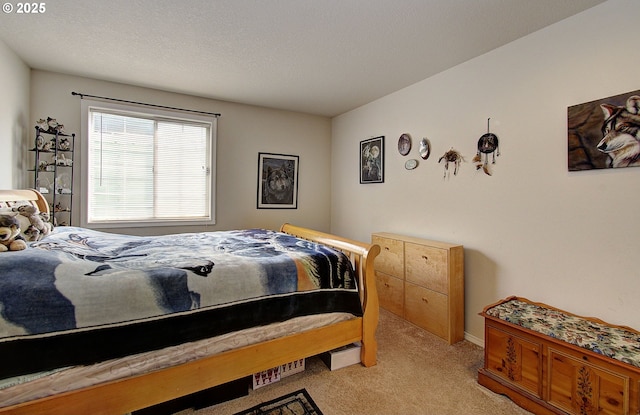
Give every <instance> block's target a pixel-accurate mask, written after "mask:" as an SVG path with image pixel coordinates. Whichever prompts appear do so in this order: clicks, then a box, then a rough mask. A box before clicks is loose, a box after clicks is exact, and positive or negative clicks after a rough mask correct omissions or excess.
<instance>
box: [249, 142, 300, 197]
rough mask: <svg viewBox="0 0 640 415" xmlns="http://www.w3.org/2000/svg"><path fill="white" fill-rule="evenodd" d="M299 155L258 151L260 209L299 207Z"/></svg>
mask: <svg viewBox="0 0 640 415" xmlns="http://www.w3.org/2000/svg"><path fill="white" fill-rule="evenodd" d="M298 162H299V157H298V156H290V155H286V154H270V153H258V209H297V208H298Z"/></svg>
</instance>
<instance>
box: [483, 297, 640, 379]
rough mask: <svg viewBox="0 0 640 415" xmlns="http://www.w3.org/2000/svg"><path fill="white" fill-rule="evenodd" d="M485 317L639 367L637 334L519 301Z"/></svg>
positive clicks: (639, 336)
mask: <svg viewBox="0 0 640 415" xmlns="http://www.w3.org/2000/svg"><path fill="white" fill-rule="evenodd" d="M486 314H487V315H489V316H492V317H496V318H499V319H501V320H504V321H507V322H509V323H513V324H517V325H518V326H521V327H525V328H527V329H530V330H533V331H536V332H539V333H542V334H545V335H547V336H550V337H553V338H556V339H559V340H562V341H564V342H566V343H570V344H574V345H576V346H580V347H583V348H585V349H587V350H591V351H594V352H596V353H599V354H602V355H604V356H607V357H610V358H612V359H616V360H619V361H621V362H624V363H628V364H630V365H633V366H637V367H640V334H639V333H637V332H634V331H630V330H625V329H624V328H622V327H612V326H609V325H606V324H602V323H597V322H593V321H589V320H585V319H584V318H581V317H579V316H574V315H572V314H568V313H564V312H562V311H559V310H555V309H551V308H545V307H543V306H540V305H536V304H531V303H528V302H525V301H522V300H519V299H512V300H509V301H506V302H503V303H501V304H498V305H496V306H494V307H492V308H490V309H488V310H486Z"/></svg>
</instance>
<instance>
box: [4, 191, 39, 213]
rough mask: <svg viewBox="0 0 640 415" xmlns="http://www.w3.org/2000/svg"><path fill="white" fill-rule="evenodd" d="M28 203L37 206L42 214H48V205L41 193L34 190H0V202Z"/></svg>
mask: <svg viewBox="0 0 640 415" xmlns="http://www.w3.org/2000/svg"><path fill="white" fill-rule="evenodd" d="M22 201H29V202H33V203H35V205H36V206H38V210H39V211H40V212H42V213H46V214H49V213H50V212H49V203H48V202H47V200H46V199H45V198H44V196H43V195H42V193H40V192H38V191H37V190H34V189H21V190H0V202H22Z"/></svg>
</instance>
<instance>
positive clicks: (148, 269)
mask: <svg viewBox="0 0 640 415" xmlns="http://www.w3.org/2000/svg"><path fill="white" fill-rule="evenodd" d="M325 312H348V313H352V314H354V315H362V310H361V306H360V300H359V295H358V292H357V288H356V281H355V279H354V272H353V269H352V267H351V264H350V262H349V260H348V258H346V256H344V255H343V254H342V253H340V252H337V251H335V250H333V249H331V248H328V247H325V246H323V245H319V244H316V243H313V242H309V241H306V240H302V239H298V238H296V237H293V236H290V235H287V234H284V233H280V232H274V231H268V230H261V229H251V230H239V231H222V232H208V233H189V234H179V235H167V236H155V237H138V236H129V235H120V234H111V233H104V232H98V231H94V230H89V229H84V228H76V227H61V228H57V229H56V231H55V232H54V233H53V234H51V235H49V236H48V237H46V238H45V239H43V240H42V241H39V242H36V243H33V244H32V245H31V246H30V247H29V248H28V249H26V250H24V251H17V252H10V253H5V254H2V255H0V356H1V357H0V359H1V363H0V378H2V377H8V376H15V375H20V374H24V373H31V372H35V371H40V370H48V369H53V368H57V367H61V366H68V365H78V364H89V363H94V362H98V361H102V360H106V359H110V358H115V357H121V356H125V355H128V354H132V353H139V352H143V351H148V350H155V349H159V348H162V347H167V346H173V345H176V344H180V343H183V342H187V341H195V340H199V339H203V338H207V337H211V336H216V335H220V334H224V333H228V332H232V331H235V330H240V329H244V328H248V327H253V326H256V325H265V324H270V323H273V322H278V321H285V320H287V319H289V318H292V317H297V316H303V315H310V314H318V313H325Z"/></svg>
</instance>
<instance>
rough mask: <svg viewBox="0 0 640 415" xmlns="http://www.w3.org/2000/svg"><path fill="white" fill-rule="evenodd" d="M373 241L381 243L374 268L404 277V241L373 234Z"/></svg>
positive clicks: (397, 276)
mask: <svg viewBox="0 0 640 415" xmlns="http://www.w3.org/2000/svg"><path fill="white" fill-rule="evenodd" d="M371 242H372V243H374V244H378V245H380V254H379V255H378V256H377V257H376V259H375V261H374V268H375V269H376V270H377V271H380V272H384V273H385V274H387V275H391V276H394V277H396V278H402V279H404V242H402V241H399V240H397V239H390V238H384V237H381V236H377V235H373V236H372V237H371Z"/></svg>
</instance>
